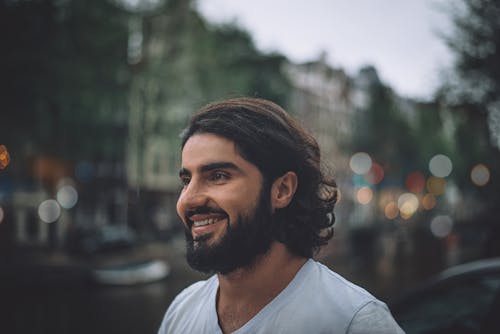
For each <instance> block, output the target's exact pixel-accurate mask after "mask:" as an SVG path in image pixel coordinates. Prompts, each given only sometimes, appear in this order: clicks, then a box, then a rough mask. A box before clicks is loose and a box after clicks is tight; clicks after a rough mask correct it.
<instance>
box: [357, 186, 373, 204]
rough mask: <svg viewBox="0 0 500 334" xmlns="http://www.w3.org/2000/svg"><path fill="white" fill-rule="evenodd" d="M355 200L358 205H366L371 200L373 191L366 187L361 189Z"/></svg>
mask: <svg viewBox="0 0 500 334" xmlns="http://www.w3.org/2000/svg"><path fill="white" fill-rule="evenodd" d="M356 198H357V199H358V202H359V203H361V204H368V203H370V202H371V200H372V198H373V191H372V190H371V189H370V188H368V187H361V188H359V190H358V192H357V194H356Z"/></svg>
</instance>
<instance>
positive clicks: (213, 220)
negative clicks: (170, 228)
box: [193, 218, 219, 227]
mask: <svg viewBox="0 0 500 334" xmlns="http://www.w3.org/2000/svg"><path fill="white" fill-rule="evenodd" d="M218 220H219V219H217V218H209V219H205V220H199V221H195V222H193V225H194V226H195V227H198V226H205V225H210V224H214V223H216V222H217V221H218Z"/></svg>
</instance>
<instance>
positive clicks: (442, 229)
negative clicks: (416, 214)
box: [430, 215, 453, 238]
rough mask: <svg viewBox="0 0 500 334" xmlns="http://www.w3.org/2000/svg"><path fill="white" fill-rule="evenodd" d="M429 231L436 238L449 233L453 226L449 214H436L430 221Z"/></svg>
mask: <svg viewBox="0 0 500 334" xmlns="http://www.w3.org/2000/svg"><path fill="white" fill-rule="evenodd" d="M430 227H431V232H432V234H434V235H435V236H436V237H438V238H444V237H446V236H448V234H450V232H451V230H452V228H453V220H451V218H450V216H446V215H441V216H436V217H434V218H433V219H432V221H431V226H430Z"/></svg>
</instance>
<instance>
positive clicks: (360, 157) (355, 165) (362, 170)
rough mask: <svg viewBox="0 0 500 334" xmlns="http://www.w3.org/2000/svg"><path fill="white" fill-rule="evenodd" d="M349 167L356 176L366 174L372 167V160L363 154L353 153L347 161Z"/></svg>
mask: <svg viewBox="0 0 500 334" xmlns="http://www.w3.org/2000/svg"><path fill="white" fill-rule="evenodd" d="M349 167H351V170H352V171H353V172H354V173H356V174H359V175H363V174H366V173H367V172H368V171H369V170H370V168H371V167H372V159H371V158H370V156H369V155H368V154H367V153H365V152H357V153H354V154H353V155H352V157H351V159H350V161H349Z"/></svg>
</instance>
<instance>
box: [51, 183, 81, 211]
mask: <svg viewBox="0 0 500 334" xmlns="http://www.w3.org/2000/svg"><path fill="white" fill-rule="evenodd" d="M56 198H57V202H59V205H61V206H62V207H63V208H65V209H71V208H72V207H74V206H75V204H76V203H77V202H78V192H77V191H76V189H75V187H73V186H72V185H69V184H67V185H64V186H62V187H60V188H59V190H58V191H57V195H56Z"/></svg>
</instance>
